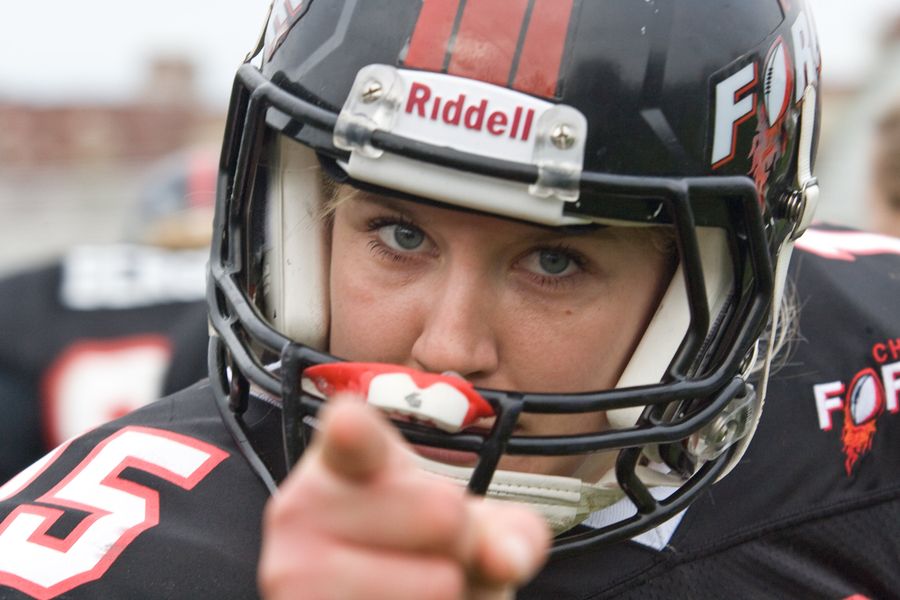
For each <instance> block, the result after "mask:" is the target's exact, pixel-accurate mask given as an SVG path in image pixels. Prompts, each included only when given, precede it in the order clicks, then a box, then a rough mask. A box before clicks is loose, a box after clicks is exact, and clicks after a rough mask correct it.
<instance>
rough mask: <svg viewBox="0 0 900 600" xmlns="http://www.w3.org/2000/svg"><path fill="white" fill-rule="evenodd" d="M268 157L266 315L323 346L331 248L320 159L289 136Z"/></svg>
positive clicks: (284, 329)
mask: <svg viewBox="0 0 900 600" xmlns="http://www.w3.org/2000/svg"><path fill="white" fill-rule="evenodd" d="M270 159H271V165H272V168H271V175H270V181H269V190H268V194H269V196H268V202H269V211H268V215H267V219H268V221H267V224H266V227H267V231H266V234H267V236H268V240H267V251H266V266H267V281H266V282H265V283H266V286H265V289H266V295H267V297H266V317H268V319H269V321H270V322H271V323H272V324H273V325H274V326H275V328H276V329H278V330H279V331H281V332H282V333H284V334H285V335H287V336H288V337H290V338H291V339H294V340H296V341H299V342H302V343H305V344H307V345H309V346H312V347H314V348H318V349H324V347H325V344H326V340H327V336H328V263H329V255H330V254H329V249H328V247H327V238H326V236H325V223H324V221H323V218H322V216H321V215H322V210H321V206H322V201H323V200H324V199H323V198H322V190H321V186H320V183H319V181H320V179H319V169H320V166H319V161H318V159H317V158H316V155H315V153H314V152H313V151H312V150H310V149H309V148H307V147H305V146H303V145H302V144H299V143H297V142H294V141H293V140H290V139H288V138H287V137H285V136H278V138H277V142H276V143H275V145H274V147H273V148H272V149H271V156H270Z"/></svg>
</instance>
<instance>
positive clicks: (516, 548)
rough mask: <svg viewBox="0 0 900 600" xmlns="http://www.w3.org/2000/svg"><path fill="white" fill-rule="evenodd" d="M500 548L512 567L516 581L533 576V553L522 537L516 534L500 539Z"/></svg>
mask: <svg viewBox="0 0 900 600" xmlns="http://www.w3.org/2000/svg"><path fill="white" fill-rule="evenodd" d="M500 543H501V548H502V550H503V553H504V554H505V555H506V557H507V559H508V560H509V564H510V566H512V568H513V570H514V572H515V574H516V580H517V581H524V580H526V579H530V578H531V576H532V575H533V574H534V573H533V572H534V566H535V562H536V561H535V558H536V557H535V555H534V554H535V553H534V549H533V548H532V547H531V544H529V543H528V540H526V539H525V538H524V537H522V536H520V535H516V534H511V535H506V536H504V537H502V538H501V542H500Z"/></svg>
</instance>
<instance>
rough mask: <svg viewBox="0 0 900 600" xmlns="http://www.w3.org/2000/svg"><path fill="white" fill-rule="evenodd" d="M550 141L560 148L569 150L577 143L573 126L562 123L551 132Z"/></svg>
mask: <svg viewBox="0 0 900 600" xmlns="http://www.w3.org/2000/svg"><path fill="white" fill-rule="evenodd" d="M550 141H551V142H553V145H554V146H556V147H557V148H559V149H560V150H568V149H569V148H571V147H572V145H573V144H575V135H574V132H573V131H572V128H571V127H569V126H568V125H566V124H565V123H561V124H559V125H557V126H556V127H554V128H553V131H552V132H551V133H550Z"/></svg>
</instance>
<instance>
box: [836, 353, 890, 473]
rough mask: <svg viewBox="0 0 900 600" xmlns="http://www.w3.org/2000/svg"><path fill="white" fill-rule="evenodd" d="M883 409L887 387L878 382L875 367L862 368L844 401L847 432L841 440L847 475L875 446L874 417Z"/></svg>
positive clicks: (842, 434) (845, 431)
mask: <svg viewBox="0 0 900 600" xmlns="http://www.w3.org/2000/svg"><path fill="white" fill-rule="evenodd" d="M883 412H884V389H883V388H882V386H881V385H880V382H879V381H878V375H877V374H876V373H875V370H874V369H866V370H864V371H860V372H859V373H857V374H856V377H854V378H853V382H852V383H851V384H850V391H849V392H848V393H847V399H846V401H845V402H844V431H843V432H842V433H841V441H842V442H843V444H844V455H845V456H846V457H847V460H846V461H845V462H844V468H845V469H846V470H847V475H849V474H850V473H852V472H853V465H855V464H856V461H857V460H859V457H860V456H862V455H863V454H865V453H867V452H868V451H869V450H871V449H872V437H873V436H874V435H875V428H876V427H875V419H877V418H878V417H879V416H880V415H881V413H883Z"/></svg>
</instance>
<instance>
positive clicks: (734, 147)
mask: <svg viewBox="0 0 900 600" xmlns="http://www.w3.org/2000/svg"><path fill="white" fill-rule="evenodd" d="M819 71H820V59H819V51H818V46H817V41H816V34H815V29H814V24H813V20H812V18H811V15H810V12H809V9H808V7H807V6H806V3H805V2H803V1H802V0H790V1H788V0H758V1H755V2H746V1H740V0H646V1H645V2H597V1H593V0H527V1H526V0H521V1H515V2H508V1H506V0H503V1H501V0H482V1H479V2H471V1H468V2H466V1H463V0H391V1H390V2H387V1H384V2H381V1H366V2H363V1H361V0H329V1H328V2H325V1H324V0H275V2H274V4H273V7H272V10H271V11H270V15H269V18H268V21H267V25H266V28H265V31H264V35H263V36H262V37H261V40H260V43H259V45H258V48H256V50H255V52H253V53H252V54H251V56H249V57H248V59H247V61H246V63H245V64H243V65H242V66H241V67H240V68H239V69H238V72H237V76H236V79H235V84H234V90H233V95H232V99H231V105H230V109H229V113H228V122H227V129H226V132H225V140H224V145H223V150H222V155H221V160H220V165H219V169H220V172H219V182H218V199H217V209H216V218H215V236H214V241H213V247H212V255H211V261H210V280H209V304H210V313H211V320H212V324H213V327H214V329H215V335H214V336H213V340H212V342H211V346H210V370H211V377H212V381H213V385H214V388H215V390H216V393H217V395H218V397H219V399H220V403H221V405H222V409H223V415H224V418H225V419H226V421H227V422H228V423H229V425H230V427H231V429H232V431H233V433H234V435H235V436H236V437H237V438H238V440H239V442H241V447H242V448H245V450H246V454H247V456H248V458H249V459H250V460H251V462H252V463H253V464H254V465H255V466H256V468H257V471H258V472H259V474H260V477H262V478H263V479H264V480H265V481H267V482H268V484H269V485H270V486H274V482H273V481H272V478H271V476H270V475H269V474H268V472H267V471H266V468H265V467H264V466H263V464H262V462H261V461H260V460H259V459H258V457H256V456H255V453H254V452H253V450H252V448H251V447H250V446H249V444H248V443H247V441H246V438H245V435H244V423H243V421H242V418H241V415H242V414H243V413H244V411H245V410H246V408H247V405H248V402H251V401H255V400H254V399H253V398H254V397H255V396H265V397H267V398H268V399H269V401H271V402H274V403H276V404H279V405H281V406H282V410H283V421H284V436H285V447H286V453H287V458H288V462H289V464H292V463H293V462H294V461H296V460H297V458H298V457H299V456H300V454H301V453H302V451H303V448H304V445H305V443H306V438H307V436H308V435H309V430H310V427H314V425H315V415H316V412H317V410H318V408H319V407H320V406H321V404H322V402H323V398H322V396H321V394H320V393H317V390H316V389H315V388H314V387H310V386H308V385H305V383H304V380H305V379H306V380H308V379H309V377H308V376H306V375H305V374H306V373H307V371H308V369H311V368H316V366H319V365H327V364H331V363H337V362H339V361H340V360H341V357H336V356H332V355H330V354H329V353H328V318H329V316H328V278H327V272H328V270H327V261H328V236H327V220H326V219H322V218H321V216H320V204H321V202H322V195H323V194H322V192H321V189H322V188H323V186H324V185H325V184H324V183H323V181H324V180H337V181H339V182H342V183H346V184H349V185H353V186H357V187H359V188H363V189H368V190H375V191H377V192H379V193H384V194H389V195H394V196H398V197H401V198H404V199H407V200H414V201H422V202H428V203H432V204H437V205H439V206H444V207H451V208H460V209H464V210H474V211H481V212H484V213H487V214H491V215H494V216H501V217H506V218H511V219H517V220H521V221H526V222H533V223H537V224H541V225H544V226H549V227H563V228H564V227H571V226H578V225H582V224H600V225H604V224H615V225H617V226H619V225H622V226H636V227H646V226H648V225H651V226H659V227H666V228H669V229H670V230H671V232H672V236H673V238H674V240H675V246H676V247H677V254H678V267H677V269H676V271H675V274H674V276H673V279H672V282H671V284H670V285H669V288H668V291H666V292H665V294H664V296H663V298H662V300H661V303H660V305H659V307H658V309H657V311H656V314H655V316H654V317H653V318H652V320H651V322H650V324H649V326H648V327H647V329H646V331H645V333H644V335H643V337H642V339H641V341H640V342H639V344H638V345H637V348H636V350H635V351H634V353H633V355H632V357H631V360H630V362H629V363H628V365H627V367H626V368H625V371H624V372H623V373H622V375H621V378H620V381H619V383H618V385H617V386H616V387H615V388H613V389H604V390H585V391H584V392H582V393H577V394H550V393H542V392H541V390H494V389H478V390H476V391H477V393H478V394H479V395H480V397H481V398H483V399H484V400H485V401H486V402H487V404H488V405H489V406H490V407H491V410H492V411H493V413H494V414H495V415H496V420H495V422H494V425H493V427H492V429H491V431H490V432H481V433H475V432H467V431H453V430H450V431H446V430H443V429H440V428H437V427H428V426H425V425H423V424H422V423H415V422H407V421H409V420H408V419H407V420H397V422H396V425H397V427H398V428H399V429H400V430H401V431H402V433H403V434H404V435H405V436H406V437H407V439H408V440H410V441H411V442H414V443H416V444H424V445H432V446H442V447H447V448H452V449H458V450H467V451H473V452H477V453H478V454H479V457H480V458H479V462H478V464H477V466H476V467H475V468H474V469H471V470H467V471H466V472H465V473H464V477H465V479H466V480H467V481H468V483H467V485H468V488H469V489H470V490H471V491H472V492H473V493H478V494H488V495H493V496H497V497H500V498H506V499H512V500H518V501H523V502H529V503H532V504H534V505H536V507H537V508H538V509H539V510H541V509H544V508H548V507H549V509H548V510H545V511H544V512H545V514H549V515H550V516H549V517H548V518H550V520H551V523H552V524H553V525H554V526H555V527H556V528H557V530H558V531H559V533H560V535H559V536H558V538H557V542H556V546H555V550H554V552H556V553H561V552H569V551H574V550H578V549H579V548H583V547H586V546H591V545H594V544H598V543H609V542H613V541H617V540H621V539H625V538H629V537H632V536H635V535H637V534H639V533H640V532H642V531H645V530H647V529H649V528H652V527H654V526H655V525H657V524H659V523H661V522H663V521H664V520H666V519H668V518H669V517H671V516H673V515H675V514H676V513H678V512H680V511H681V510H683V509H684V508H685V507H686V506H687V505H688V504H689V503H690V502H691V501H692V500H693V499H694V498H696V497H697V495H698V494H699V493H700V492H701V491H702V490H703V489H704V488H705V487H706V486H708V485H709V484H711V483H713V482H715V481H716V480H717V479H719V478H720V477H722V476H723V475H724V474H725V473H727V471H728V470H730V469H731V468H732V467H733V465H734V463H735V462H736V461H737V460H738V459H739V457H740V455H741V454H742V453H743V451H744V449H745V448H746V446H747V444H748V443H749V441H750V439H751V437H752V434H753V431H754V429H755V427H756V423H757V421H758V419H759V413H760V410H761V407H762V399H763V397H764V395H765V380H766V377H767V374H768V373H767V369H768V365H769V361H770V360H771V355H772V353H773V348H774V347H775V346H777V343H776V339H775V338H776V336H775V335H774V334H773V333H772V332H773V331H774V330H775V328H776V324H777V323H778V321H779V310H778V307H779V305H780V302H781V299H782V295H783V288H784V279H785V272H786V266H787V262H788V259H789V256H790V250H791V247H792V244H793V241H794V240H795V239H796V238H797V237H798V236H799V235H800V234H802V232H803V231H804V230H805V229H806V227H807V226H808V224H809V222H810V220H811V217H812V213H813V210H814V208H815V204H816V199H817V193H818V187H817V184H816V181H815V179H814V178H813V177H812V174H811V171H812V161H813V157H814V154H815V151H814V150H815V144H816V137H817V123H818V118H817V115H818V101H817V95H816V91H817V88H818V81H819ZM761 340H762V341H761ZM585 360H590V357H585ZM595 411H607V414H608V419H609V422H610V427H609V429H608V430H604V431H595V432H589V433H584V434H579V435H568V436H556V437H522V436H517V435H514V434H513V430H514V426H515V423H516V420H517V419H518V418H519V416H520V415H522V414H526V413H542V414H548V413H568V414H577V413H587V412H595ZM607 451H616V452H618V457H617V459H616V466H615V469H614V471H613V472H611V473H608V475H609V477H607V478H605V479H604V480H603V481H599V482H598V481H578V482H577V483H575V484H574V485H573V484H572V482H571V481H569V480H567V481H566V482H563V483H559V485H558V487H557V488H555V489H554V493H553V494H550V496H552V497H534V496H529V497H524V496H516V495H515V494H512V493H510V492H509V488H510V487H513V486H514V484H515V483H516V482H517V481H518V480H517V479H516V478H517V477H520V476H521V477H525V478H526V479H527V478H528V475H527V474H512V475H510V474H505V475H504V474H503V472H501V471H500V470H498V469H497V464H498V462H499V460H500V458H501V457H502V456H503V455H505V454H530V455H563V454H565V455H571V454H584V455H586V456H587V457H590V456H591V455H594V454H596V453H600V452H607ZM587 460H590V458H587ZM438 470H440V469H438ZM456 475H457V476H458V475H459V474H458V473H457V474H456ZM557 479H559V478H557ZM563 479H565V478H563ZM554 485H556V484H554ZM659 489H664V490H665V493H663V494H660V493H658V492H657V491H655V490H659ZM556 492H558V493H556ZM612 502H625V503H627V504H629V505H631V509H630V510H628V511H625V512H623V513H622V514H625V515H627V516H625V517H623V518H621V519H620V520H618V521H616V522H614V523H605V522H604V523H599V524H598V523H593V524H592V522H591V520H590V515H591V513H593V512H595V511H596V510H597V509H598V508H601V507H603V506H606V505H609V504H610V503H612ZM585 519H587V520H586V521H585ZM582 521H583V522H584V523H585V524H586V525H587V526H583V527H578V528H574V529H573V528H572V527H573V525H575V524H576V523H579V522H582Z"/></svg>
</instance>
